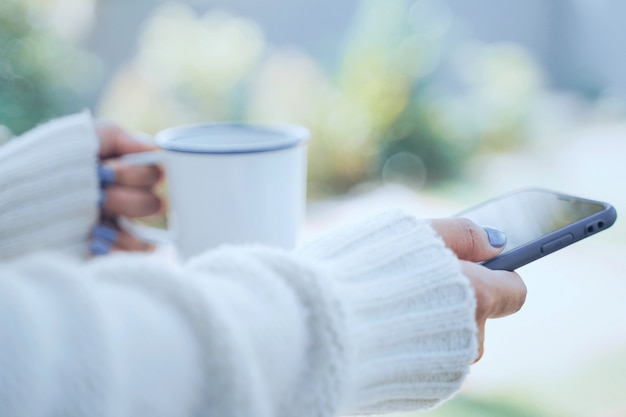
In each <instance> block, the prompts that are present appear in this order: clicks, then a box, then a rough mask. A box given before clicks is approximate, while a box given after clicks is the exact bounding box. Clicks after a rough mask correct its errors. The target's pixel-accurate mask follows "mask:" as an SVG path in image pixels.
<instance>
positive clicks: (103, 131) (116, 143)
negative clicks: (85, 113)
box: [96, 122, 154, 158]
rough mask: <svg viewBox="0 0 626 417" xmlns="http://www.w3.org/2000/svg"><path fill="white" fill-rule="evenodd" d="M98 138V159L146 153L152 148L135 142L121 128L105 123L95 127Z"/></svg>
mask: <svg viewBox="0 0 626 417" xmlns="http://www.w3.org/2000/svg"><path fill="white" fill-rule="evenodd" d="M96 131H97V134H98V137H99V138H100V151H99V153H98V155H99V156H100V158H112V157H116V156H122V155H125V154H128V153H137V152H146V151H150V150H153V149H154V147H153V146H150V145H147V144H145V143H142V142H140V141H138V140H135V139H134V138H133V136H132V135H131V134H130V133H128V132H127V131H126V130H124V129H122V128H121V127H119V126H117V125H115V124H112V123H106V122H100V123H98V125H97V126H96Z"/></svg>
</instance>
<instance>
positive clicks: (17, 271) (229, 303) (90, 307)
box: [0, 115, 477, 417]
mask: <svg viewBox="0 0 626 417" xmlns="http://www.w3.org/2000/svg"><path fill="white" fill-rule="evenodd" d="M96 147H97V142H96V139H95V136H94V134H93V128H92V126H91V121H90V118H89V116H88V115H79V116H74V117H70V118H66V119H63V120H60V121H56V122H53V123H51V124H48V125H45V126H43V127H40V128H39V129H37V131H36V132H33V133H30V134H28V135H26V136H24V137H23V138H20V139H17V142H15V143H12V144H10V145H8V146H6V147H3V148H0V161H1V163H0V179H1V182H0V259H4V260H2V261H0V416H11V417H19V416H24V417H31V416H32V417H34V416H64V417H71V416H89V417H97V416H115V417H118V416H119V417H122V416H129V417H131V416H133V417H136V416H151V417H159V416H172V417H185V416H219V417H228V416H241V417H244V416H245V417H250V416H255V417H279V416H284V417H307V416H311V417H313V416H333V415H337V414H340V413H350V414H353V413H382V412H391V411H406V410H417V409H425V408H429V407H432V406H434V405H436V404H438V403H440V402H441V401H443V400H445V399H446V398H448V397H450V396H451V395H452V394H453V393H455V392H456V391H457V390H458V389H459V388H460V386H461V383H462V381H463V379H464V377H465V375H466V374H467V372H468V367H469V365H470V364H471V363H472V361H473V359H474V357H475V355H476V350H477V344H476V343H477V342H476V324H475V321H474V311H475V299H474V295H473V292H472V290H471V287H470V285H469V283H468V281H467V279H466V278H465V277H464V276H463V275H462V274H461V272H460V268H459V265H458V262H457V261H456V259H455V257H454V255H453V254H452V253H451V252H450V251H449V250H448V249H446V248H445V247H444V245H443V243H442V241H441V240H440V238H439V237H438V236H437V235H436V234H435V232H434V231H433V230H432V228H431V227H430V226H429V224H428V223H427V222H424V221H420V220H417V219H415V218H414V217H412V216H411V215H410V214H407V213H404V212H401V211H390V212H386V213H383V214H381V215H380V216H378V217H376V218H372V219H371V220H369V221H367V222H363V223H360V224H356V225H353V226H347V227H345V228H343V229H341V230H338V231H336V232H334V233H332V234H330V235H327V236H326V237H324V238H322V239H319V240H317V241H315V242H312V243H310V244H309V245H308V246H306V247H304V248H302V249H301V250H299V251H296V252H288V251H283V250H278V249H270V248H263V247H227V248H222V249H219V250H216V251H212V252H209V253H205V254H203V255H201V256H199V257H197V258H195V259H193V260H191V261H190V262H188V263H187V264H185V265H180V266H178V265H176V266H175V265H171V264H170V265H167V264H164V263H162V262H159V261H158V260H157V259H155V258H154V257H152V256H150V255H114V256H108V257H103V258H100V259H97V260H93V261H88V262H85V261H82V260H80V258H79V257H76V256H71V255H66V254H65V253H63V254H62V253H61V252H58V251H55V252H51V251H44V250H39V251H35V250H37V249H44V248H56V249H59V250H62V251H63V252H74V253H76V247H78V246H79V245H83V246H84V245H85V242H84V239H85V235H86V233H88V229H89V225H90V224H92V223H93V221H94V219H95V206H96V198H97V193H96V191H95V188H96V178H95V175H96V174H95V172H96V169H95V158H94V154H95V149H96ZM24 252H32V253H29V254H24Z"/></svg>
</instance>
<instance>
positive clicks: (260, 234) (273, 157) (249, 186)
mask: <svg viewBox="0 0 626 417" xmlns="http://www.w3.org/2000/svg"><path fill="white" fill-rule="evenodd" d="M309 137H310V133H309V131H308V130H307V129H305V128H304V127H301V126H297V125H256V124H237V123H212V124H201V125H190V126H180V127H173V128H170V129H166V130H164V131H162V132H159V133H158V134H157V135H156V137H155V140H156V144H157V145H158V146H159V148H161V151H157V152H153V153H147V154H146V153H144V154H130V155H126V157H125V158H124V159H125V160H126V162H127V163H130V164H145V163H154V162H157V161H158V160H161V159H162V161H163V163H164V166H165V170H166V173H167V183H168V185H167V188H168V195H169V208H170V211H169V213H168V222H169V224H170V231H169V232H168V237H167V239H168V240H170V241H171V242H172V243H173V244H174V246H175V248H176V250H177V253H178V255H179V257H180V258H182V259H187V258H189V257H191V256H194V255H197V254H199V253H201V252H203V251H206V250H208V249H211V248H215V247H217V246H220V245H223V244H234V245H238V244H251V243H259V244H264V245H270V246H277V247H282V248H293V247H294V246H295V244H296V241H297V238H298V232H299V229H300V227H301V224H302V221H303V217H304V212H305V204H306V172H307V147H306V143H307V142H308V140H309ZM146 230H147V229H146V228H143V230H139V231H138V233H139V234H143V235H144V236H146V233H145V232H146ZM152 232H154V231H152ZM148 236H149V235H148ZM153 236H154V233H153ZM161 236H162V235H161ZM161 238H162V237H161Z"/></svg>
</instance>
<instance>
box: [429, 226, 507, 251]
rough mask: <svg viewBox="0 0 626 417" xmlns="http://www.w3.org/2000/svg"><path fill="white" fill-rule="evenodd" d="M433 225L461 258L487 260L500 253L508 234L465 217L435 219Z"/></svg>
mask: <svg viewBox="0 0 626 417" xmlns="http://www.w3.org/2000/svg"><path fill="white" fill-rule="evenodd" d="M431 225H432V226H433V228H434V229H435V231H436V232H437V233H438V234H439V235H440V236H441V237H442V239H443V241H444V243H445V244H446V246H447V247H448V248H450V249H451V250H452V251H453V252H454V253H455V254H456V256H457V257H458V258H459V259H462V260H465V261H473V262H479V261H485V260H487V259H491V258H493V257H494V256H496V255H498V254H499V253H500V252H502V250H503V249H504V245H505V244H506V235H505V234H504V233H503V232H501V231H499V230H497V229H493V228H483V227H481V226H479V225H477V224H476V223H474V222H473V221H471V220H469V219H464V218H446V219H433V220H431Z"/></svg>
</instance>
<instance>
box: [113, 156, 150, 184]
mask: <svg viewBox="0 0 626 417" xmlns="http://www.w3.org/2000/svg"><path fill="white" fill-rule="evenodd" d="M102 167H103V168H102V170H103V171H104V172H105V176H106V175H107V174H106V172H107V170H110V171H112V174H110V177H112V179H111V180H110V183H114V184H119V185H127V186H131V187H152V186H154V185H156V184H157V183H158V182H159V180H160V179H161V174H162V172H161V169H160V168H159V167H158V166H157V165H127V164H125V163H123V162H122V161H119V160H116V159H113V160H109V161H107V163H106V164H104V165H102Z"/></svg>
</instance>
